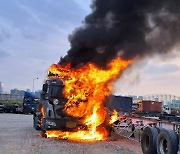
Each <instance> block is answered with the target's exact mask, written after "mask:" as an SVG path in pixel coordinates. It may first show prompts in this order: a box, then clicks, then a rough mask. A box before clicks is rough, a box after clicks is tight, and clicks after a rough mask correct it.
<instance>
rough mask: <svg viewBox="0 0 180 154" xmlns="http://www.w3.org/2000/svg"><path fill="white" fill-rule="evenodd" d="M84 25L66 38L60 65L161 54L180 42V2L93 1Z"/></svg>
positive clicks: (105, 61)
mask: <svg viewBox="0 0 180 154" xmlns="http://www.w3.org/2000/svg"><path fill="white" fill-rule="evenodd" d="M91 7H92V13H91V14H90V15H88V16H87V17H86V18H85V21H84V25H83V26H82V27H80V28H77V29H76V30H75V31H74V32H73V34H72V35H70V36H69V41H70V43H71V48H70V50H69V51H68V53H67V55H66V56H65V57H62V58H61V59H60V62H59V63H60V64H66V63H69V62H70V63H71V64H72V67H75V66H77V65H80V64H81V65H82V64H86V63H87V62H93V63H95V64H96V65H98V66H102V67H104V66H106V65H107V63H108V62H109V61H110V60H112V59H114V58H115V57H117V56H119V57H122V58H124V59H135V58H143V57H145V56H150V55H153V54H157V53H159V54H162V53H167V52H169V51H171V49H172V48H173V47H174V46H176V45H178V43H179V42H180V0H94V1H93V3H92V5H91Z"/></svg>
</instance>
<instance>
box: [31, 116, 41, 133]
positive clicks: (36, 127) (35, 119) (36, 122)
mask: <svg viewBox="0 0 180 154" xmlns="http://www.w3.org/2000/svg"><path fill="white" fill-rule="evenodd" d="M33 119H34V123H33V125H34V128H35V129H36V130H41V127H39V126H40V124H39V122H38V117H37V116H34V117H33Z"/></svg>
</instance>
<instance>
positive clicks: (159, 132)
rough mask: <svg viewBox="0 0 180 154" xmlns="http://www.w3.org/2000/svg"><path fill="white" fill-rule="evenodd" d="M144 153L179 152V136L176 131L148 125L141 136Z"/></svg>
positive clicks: (174, 153) (171, 153) (175, 153)
mask: <svg viewBox="0 0 180 154" xmlns="http://www.w3.org/2000/svg"><path fill="white" fill-rule="evenodd" d="M141 148H142V151H143V153H144V154H177V151H178V136H177V134H176V133H175V132H174V131H170V130H165V129H161V128H160V129H159V128H158V129H157V128H153V127H146V128H145V129H144V131H143V134H142V137H141Z"/></svg>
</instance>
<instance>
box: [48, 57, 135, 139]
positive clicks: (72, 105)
mask: <svg viewBox="0 0 180 154" xmlns="http://www.w3.org/2000/svg"><path fill="white" fill-rule="evenodd" d="M131 63H132V61H130V60H129V61H126V60H122V59H121V58H116V59H114V60H113V61H111V63H109V65H108V69H100V68H98V67H97V66H95V65H94V64H92V63H89V64H87V65H85V66H82V67H81V68H77V69H74V68H70V64H68V65H66V66H61V65H56V64H53V65H52V66H51V67H50V69H49V71H48V76H49V77H53V78H60V79H62V80H63V82H64V84H65V88H64V91H63V93H64V96H65V97H66V98H67V100H68V102H67V103H66V105H65V109H64V111H65V112H66V113H67V114H68V115H70V116H73V117H77V118H81V119H82V123H83V124H84V125H86V126H87V128H88V130H86V131H85V130H78V131H77V132H61V131H47V133H46V134H47V137H61V138H68V139H71V140H105V139H106V137H107V135H108V132H107V130H106V129H105V127H104V126H103V124H104V123H108V124H109V122H106V121H107V120H106V117H107V109H106V107H105V106H106V105H105V103H104V101H105V99H106V98H107V97H108V96H109V95H110V92H111V91H112V85H111V84H112V83H113V81H114V80H115V79H116V78H117V77H118V76H119V75H120V74H121V72H122V71H123V70H124V69H125V68H126V67H127V66H129V65H130V64H131ZM106 125H107V124H106Z"/></svg>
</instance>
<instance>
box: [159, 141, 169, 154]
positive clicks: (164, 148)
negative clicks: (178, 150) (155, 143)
mask: <svg viewBox="0 0 180 154" xmlns="http://www.w3.org/2000/svg"><path fill="white" fill-rule="evenodd" d="M167 145H168V144H167V140H166V139H161V140H160V142H159V150H160V153H161V154H167V153H168V148H167Z"/></svg>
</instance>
